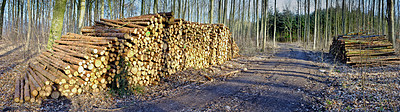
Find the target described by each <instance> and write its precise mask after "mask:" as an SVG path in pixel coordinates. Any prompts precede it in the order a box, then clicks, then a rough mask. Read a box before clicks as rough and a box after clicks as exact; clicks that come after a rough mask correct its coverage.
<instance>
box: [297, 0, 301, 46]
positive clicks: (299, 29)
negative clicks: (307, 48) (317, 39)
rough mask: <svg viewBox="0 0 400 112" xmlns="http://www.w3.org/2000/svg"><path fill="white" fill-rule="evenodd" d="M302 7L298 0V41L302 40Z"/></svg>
mask: <svg viewBox="0 0 400 112" xmlns="http://www.w3.org/2000/svg"><path fill="white" fill-rule="evenodd" d="M300 7H301V4H300V0H297V31H296V32H297V41H298V40H301V32H300V31H301V24H300V21H301V15H300Z"/></svg>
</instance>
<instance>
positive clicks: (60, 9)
mask: <svg viewBox="0 0 400 112" xmlns="http://www.w3.org/2000/svg"><path fill="white" fill-rule="evenodd" d="M66 3H67V0H57V1H56V2H55V6H54V9H53V19H52V20H51V27H50V35H49V40H48V42H47V49H51V47H52V46H53V43H54V40H59V39H60V37H61V32H62V26H63V21H64V12H65V5H66Z"/></svg>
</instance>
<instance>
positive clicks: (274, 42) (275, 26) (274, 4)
mask: <svg viewBox="0 0 400 112" xmlns="http://www.w3.org/2000/svg"><path fill="white" fill-rule="evenodd" d="M276 13H277V12H276V0H275V2H274V40H273V42H274V48H275V47H276Z"/></svg>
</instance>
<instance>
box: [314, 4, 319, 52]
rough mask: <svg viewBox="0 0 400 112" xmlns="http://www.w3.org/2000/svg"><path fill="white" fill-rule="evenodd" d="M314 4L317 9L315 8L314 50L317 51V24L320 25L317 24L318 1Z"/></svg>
mask: <svg viewBox="0 0 400 112" xmlns="http://www.w3.org/2000/svg"><path fill="white" fill-rule="evenodd" d="M314 2H315V8H314V11H315V12H314V43H313V49H314V50H315V46H316V44H317V38H318V37H317V36H318V35H317V32H318V31H317V24H318V22H317V15H318V10H317V9H318V8H317V7H318V0H314Z"/></svg>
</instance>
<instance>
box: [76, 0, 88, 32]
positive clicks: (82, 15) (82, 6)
mask: <svg viewBox="0 0 400 112" xmlns="http://www.w3.org/2000/svg"><path fill="white" fill-rule="evenodd" d="M85 3H86V1H85V0H80V6H79V7H80V12H79V22H78V29H79V30H80V29H81V28H82V26H83V19H84V18H85V10H86V9H85V8H86V7H85V6H86V5H85Z"/></svg>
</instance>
